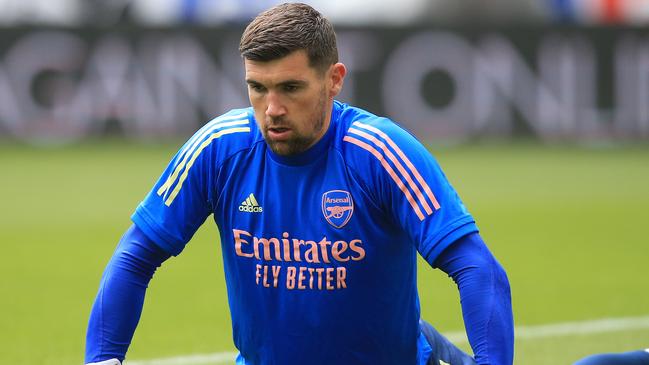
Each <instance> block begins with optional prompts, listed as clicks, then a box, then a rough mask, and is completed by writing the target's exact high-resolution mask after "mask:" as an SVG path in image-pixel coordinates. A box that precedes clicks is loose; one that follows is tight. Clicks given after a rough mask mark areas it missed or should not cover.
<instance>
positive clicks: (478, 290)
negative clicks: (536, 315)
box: [434, 233, 514, 365]
mask: <svg viewBox="0 0 649 365" xmlns="http://www.w3.org/2000/svg"><path fill="white" fill-rule="evenodd" d="M434 266H436V267H439V268H440V269H441V270H442V271H444V272H445V273H447V274H448V275H449V276H450V277H451V278H453V281H455V283H456V284H457V286H458V289H459V291H460V301H461V304H462V315H463V317H464V325H465V327H466V332H467V336H468V338H469V342H470V343H471V348H472V349H473V352H474V355H475V360H476V362H477V363H478V364H481V365H482V364H490V365H511V364H512V363H513V359H514V323H513V322H514V321H513V315H512V304H511V293H510V287H509V281H508V279H507V274H506V273H505V270H504V269H503V267H502V266H501V265H500V264H499V263H498V261H496V259H495V258H494V256H493V255H492V254H491V252H490V251H489V249H488V248H487V246H486V245H485V243H484V241H483V240H482V238H481V237H480V235H479V234H478V233H472V234H468V235H466V236H464V237H462V238H460V239H458V240H457V241H456V242H455V243H453V244H451V245H450V246H449V247H447V248H446V249H445V250H444V251H443V252H442V253H441V254H440V256H439V257H437V259H436V260H435V263H434Z"/></svg>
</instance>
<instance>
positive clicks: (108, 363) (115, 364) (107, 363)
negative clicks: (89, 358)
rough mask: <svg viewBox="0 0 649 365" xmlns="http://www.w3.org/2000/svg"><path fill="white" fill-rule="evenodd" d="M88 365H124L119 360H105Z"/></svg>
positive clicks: (88, 364)
mask: <svg viewBox="0 0 649 365" xmlns="http://www.w3.org/2000/svg"><path fill="white" fill-rule="evenodd" d="M86 365H122V363H121V362H119V360H117V359H110V360H104V361H100V362H91V363H87V364H86Z"/></svg>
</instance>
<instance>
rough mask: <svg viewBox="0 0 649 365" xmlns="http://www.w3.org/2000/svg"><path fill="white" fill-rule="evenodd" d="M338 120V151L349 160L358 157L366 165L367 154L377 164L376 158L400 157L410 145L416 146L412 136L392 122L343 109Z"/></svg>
mask: <svg viewBox="0 0 649 365" xmlns="http://www.w3.org/2000/svg"><path fill="white" fill-rule="evenodd" d="M340 120H341V126H342V128H341V131H340V134H339V137H340V138H339V141H340V148H341V150H342V151H343V154H344V155H345V157H347V158H349V159H351V160H357V158H356V157H357V156H358V155H359V154H360V155H361V158H362V159H364V160H365V161H366V157H367V153H370V154H371V155H374V156H375V157H377V159H378V160H379V161H378V162H380V160H381V159H380V158H379V156H383V157H390V156H391V155H402V154H403V151H406V150H409V149H411V148H412V147H413V144H417V145H418V144H419V141H418V140H417V139H416V137H415V136H413V135H412V134H411V133H410V132H408V131H406V130H405V129H404V128H403V127H401V126H400V125H399V124H397V123H396V122H395V121H393V120H392V119H390V118H388V117H382V116H378V115H376V114H373V113H371V112H369V111H366V110H364V109H361V108H358V107H353V106H347V105H345V106H344V107H343V108H342V111H341V116H340Z"/></svg>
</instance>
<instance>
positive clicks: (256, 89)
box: [250, 84, 265, 93]
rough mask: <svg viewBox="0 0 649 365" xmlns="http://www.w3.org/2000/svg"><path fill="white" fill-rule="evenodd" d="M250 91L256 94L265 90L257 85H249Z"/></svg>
mask: <svg viewBox="0 0 649 365" xmlns="http://www.w3.org/2000/svg"><path fill="white" fill-rule="evenodd" d="M250 89H251V90H253V91H256V92H258V93H260V92H263V91H264V90H265V88H264V87H263V86H261V85H259V84H250Z"/></svg>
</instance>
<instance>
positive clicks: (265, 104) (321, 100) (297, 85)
mask: <svg viewBox="0 0 649 365" xmlns="http://www.w3.org/2000/svg"><path fill="white" fill-rule="evenodd" d="M244 66H245V69H246V83H247V84H248V96H249V98H250V104H251V105H252V107H253V109H254V111H255V119H257V124H258V125H259V129H260V130H261V132H262V135H263V136H264V139H265V140H266V143H267V144H268V146H269V147H270V149H271V150H272V151H273V152H275V153H276V154H278V155H284V156H286V155H292V154H296V153H300V152H303V151H305V150H306V149H308V148H309V147H311V146H313V145H314V144H315V143H316V142H317V141H318V140H320V138H321V137H322V136H323V135H324V133H325V132H326V131H327V128H328V127H329V119H330V118H331V107H332V103H333V98H334V96H335V95H336V94H338V92H339V91H340V88H341V87H342V78H343V77H344V73H345V71H344V66H342V64H335V65H332V66H331V67H330V68H329V69H328V70H327V71H326V72H324V73H322V72H318V70H316V69H314V68H312V67H310V66H309V60H308V57H307V55H306V52H304V51H296V52H293V53H290V54H289V55H287V56H285V57H283V58H280V59H278V60H273V61H269V62H259V61H251V60H248V59H246V60H244ZM340 68H342V71H340ZM341 72H342V74H341Z"/></svg>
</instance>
